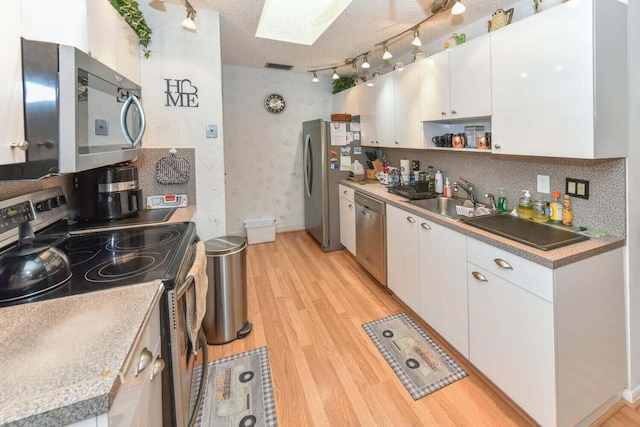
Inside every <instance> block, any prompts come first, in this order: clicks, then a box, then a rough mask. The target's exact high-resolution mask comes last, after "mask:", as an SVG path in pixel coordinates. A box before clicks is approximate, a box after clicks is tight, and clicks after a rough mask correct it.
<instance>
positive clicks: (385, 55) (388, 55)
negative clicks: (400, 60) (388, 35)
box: [382, 46, 393, 59]
mask: <svg viewBox="0 0 640 427" xmlns="http://www.w3.org/2000/svg"><path fill="white" fill-rule="evenodd" d="M391 58H393V55H392V54H391V52H389V48H388V47H386V46H385V47H384V53H383V54H382V59H391Z"/></svg>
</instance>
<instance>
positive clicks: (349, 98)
mask: <svg viewBox="0 0 640 427" xmlns="http://www.w3.org/2000/svg"><path fill="white" fill-rule="evenodd" d="M361 89H362V85H358V86H353V87H350V88H349V89H347V90H343V91H342V92H338V93H336V94H335V95H333V110H332V112H333V113H334V114H337V113H348V114H351V115H352V116H359V115H360V90H361Z"/></svg>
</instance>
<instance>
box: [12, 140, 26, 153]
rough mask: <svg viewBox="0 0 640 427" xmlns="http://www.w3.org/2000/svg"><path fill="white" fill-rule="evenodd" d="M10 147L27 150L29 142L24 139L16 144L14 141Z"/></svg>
mask: <svg viewBox="0 0 640 427" xmlns="http://www.w3.org/2000/svg"><path fill="white" fill-rule="evenodd" d="M10 147H11V149H12V150H15V149H16V148H17V149H18V150H22V151H27V150H28V149H29V143H28V142H27V141H25V140H22V141H20V142H18V143H17V144H16V143H15V142H12V143H11V145H10Z"/></svg>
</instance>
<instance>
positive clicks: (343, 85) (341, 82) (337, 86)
mask: <svg viewBox="0 0 640 427" xmlns="http://www.w3.org/2000/svg"><path fill="white" fill-rule="evenodd" d="M355 85H356V80H355V79H354V78H353V77H340V78H339V79H336V80H334V81H333V90H332V91H331V93H333V94H336V93H338V92H342V91H343V90H346V89H349V88H350V87H353V86H355Z"/></svg>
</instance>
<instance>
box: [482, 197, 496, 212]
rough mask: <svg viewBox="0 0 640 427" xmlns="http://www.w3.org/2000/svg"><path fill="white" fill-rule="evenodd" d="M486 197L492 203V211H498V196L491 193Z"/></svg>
mask: <svg viewBox="0 0 640 427" xmlns="http://www.w3.org/2000/svg"><path fill="white" fill-rule="evenodd" d="M484 197H486V198H487V199H489V201H490V202H491V209H493V210H494V211H497V210H498V205H496V196H494V195H493V194H491V193H487V194H485V195H484Z"/></svg>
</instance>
